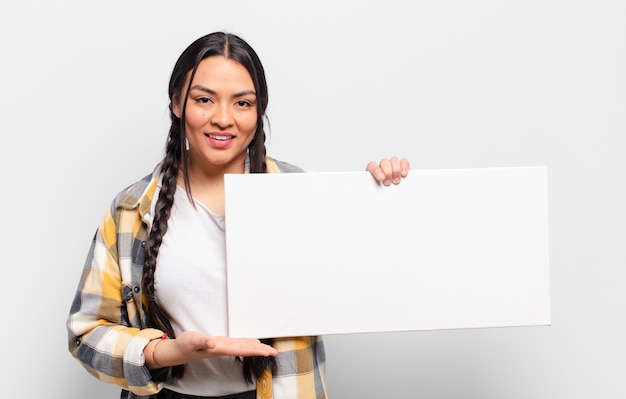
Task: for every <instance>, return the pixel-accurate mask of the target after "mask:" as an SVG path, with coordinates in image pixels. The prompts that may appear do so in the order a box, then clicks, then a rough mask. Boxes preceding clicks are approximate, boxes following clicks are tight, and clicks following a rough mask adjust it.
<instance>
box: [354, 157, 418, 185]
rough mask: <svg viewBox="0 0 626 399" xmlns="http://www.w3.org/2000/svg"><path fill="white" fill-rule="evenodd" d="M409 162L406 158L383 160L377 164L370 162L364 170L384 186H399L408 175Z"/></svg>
mask: <svg viewBox="0 0 626 399" xmlns="http://www.w3.org/2000/svg"><path fill="white" fill-rule="evenodd" d="M409 168H410V166H409V161H408V160H407V159H406V158H401V159H400V158H398V157H391V158H383V159H382V160H381V161H380V162H379V163H376V162H374V161H370V162H369V163H368V164H367V166H366V167H365V170H367V171H368V172H370V173H371V174H372V176H374V178H375V179H376V180H378V181H379V182H381V183H382V184H384V185H385V186H390V185H391V184H399V183H400V182H401V181H402V178H403V177H406V175H408V174H409Z"/></svg>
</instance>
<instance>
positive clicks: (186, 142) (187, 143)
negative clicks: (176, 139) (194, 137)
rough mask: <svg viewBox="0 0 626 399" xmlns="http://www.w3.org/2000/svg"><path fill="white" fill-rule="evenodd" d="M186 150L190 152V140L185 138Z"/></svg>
mask: <svg viewBox="0 0 626 399" xmlns="http://www.w3.org/2000/svg"><path fill="white" fill-rule="evenodd" d="M185 150H187V151H189V140H187V137H185Z"/></svg>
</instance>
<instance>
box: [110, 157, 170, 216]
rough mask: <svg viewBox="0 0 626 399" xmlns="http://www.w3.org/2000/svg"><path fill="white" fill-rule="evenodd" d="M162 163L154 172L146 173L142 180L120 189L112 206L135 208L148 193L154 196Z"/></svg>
mask: <svg viewBox="0 0 626 399" xmlns="http://www.w3.org/2000/svg"><path fill="white" fill-rule="evenodd" d="M159 174H160V165H159V166H157V167H156V168H155V169H154V170H153V171H152V173H150V174H147V175H145V176H144V177H143V178H141V179H140V180H138V181H136V182H134V183H132V184H130V185H129V186H127V187H125V188H124V189H123V190H121V191H119V192H118V193H117V195H116V196H115V199H114V200H113V204H112V207H114V208H117V207H120V206H121V207H123V208H135V207H137V206H138V205H139V203H140V202H141V201H142V199H143V198H145V197H146V196H147V195H148V196H150V197H151V196H152V195H151V194H153V193H154V189H155V188H156V185H157V183H158V179H159Z"/></svg>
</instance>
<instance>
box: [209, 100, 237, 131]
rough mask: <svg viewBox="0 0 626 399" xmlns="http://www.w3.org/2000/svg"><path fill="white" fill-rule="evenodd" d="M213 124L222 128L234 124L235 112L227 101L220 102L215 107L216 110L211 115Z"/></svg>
mask: <svg viewBox="0 0 626 399" xmlns="http://www.w3.org/2000/svg"><path fill="white" fill-rule="evenodd" d="M210 121H211V124H213V125H214V126H217V127H219V128H220V129H225V128H227V127H229V126H231V125H232V124H233V114H232V109H231V108H230V107H229V106H228V104H227V103H219V104H217V106H216V107H215V108H214V112H213V113H212V115H211V119H210Z"/></svg>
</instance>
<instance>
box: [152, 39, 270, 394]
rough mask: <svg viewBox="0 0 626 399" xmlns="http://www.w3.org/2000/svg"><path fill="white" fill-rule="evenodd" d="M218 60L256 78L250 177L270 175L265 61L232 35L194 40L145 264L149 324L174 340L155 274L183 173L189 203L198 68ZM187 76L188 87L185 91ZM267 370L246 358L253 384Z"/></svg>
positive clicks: (180, 79)
mask: <svg viewBox="0 0 626 399" xmlns="http://www.w3.org/2000/svg"><path fill="white" fill-rule="evenodd" d="M216 55H219V56H223V57H226V58H228V59H231V60H234V61H237V62H238V63H240V64H241V65H243V66H244V67H245V68H246V70H247V71H248V73H250V76H251V77H252V82H253V83H254V89H255V91H256V97H257V99H256V100H257V127H256V132H255V134H254V138H253V139H252V141H251V142H250V145H249V146H248V155H249V161H250V172H251V173H265V171H266V164H265V155H266V149H265V130H264V124H263V122H264V120H265V119H266V115H265V110H266V108H267V103H268V93H267V82H266V80H265V71H264V70H263V65H262V64H261V60H260V59H259V57H258V55H257V54H256V52H255V51H254V49H253V48H252V47H250V45H249V44H248V43H246V41H244V40H243V39H241V38H240V37H238V36H236V35H234V34H231V33H225V32H214V33H211V34H208V35H206V36H203V37H201V38H199V39H197V40H195V41H194V42H193V43H191V44H190V45H189V46H188V47H187V48H186V49H185V51H183V53H182V54H181V55H180V57H179V58H178V60H177V61H176V64H175V65H174V69H173V71H172V75H171V78H170V83H169V89H168V92H169V99H170V104H169V109H170V120H171V122H172V123H171V126H170V130H169V135H168V138H167V143H166V146H165V156H164V158H163V161H162V169H161V173H162V175H163V180H162V187H161V191H160V192H159V197H158V199H157V202H156V206H155V211H154V220H153V224H152V230H151V231H150V236H149V237H148V240H147V242H146V256H145V260H144V264H143V284H144V289H145V292H146V294H147V297H148V307H147V309H146V319H147V325H148V326H149V327H155V328H158V329H160V330H163V331H165V332H166V333H168V335H169V336H171V337H176V335H175V333H174V331H173V329H172V325H171V323H170V320H169V317H168V315H167V314H166V312H165V311H164V310H163V309H162V308H161V307H160V306H159V304H158V302H156V298H155V291H154V273H155V270H156V260H157V255H158V254H159V248H160V246H161V243H162V242H163V236H164V235H165V233H166V232H167V221H168V219H169V216H170V210H171V209H172V204H173V202H174V193H175V191H176V178H177V176H178V173H179V171H180V172H182V175H183V178H184V182H185V189H186V190H187V194H188V196H189V198H190V199H191V188H190V185H189V175H188V163H189V158H188V157H189V155H188V153H187V151H186V149H185V141H186V137H187V136H186V131H185V123H184V121H185V110H186V106H187V96H188V93H189V88H190V86H191V82H192V81H193V77H194V75H195V73H196V70H197V68H198V64H200V62H201V61H202V60H204V59H206V58H208V57H211V56H216ZM188 75H189V82H188V84H187V85H186V86H185V82H186V81H187V76H188ZM181 99H182V100H183V106H182V109H181V115H180V118H178V117H177V116H176V115H175V114H174V112H173V108H172V107H173V106H172V104H173V103H175V102H177V101H180V100H181ZM263 342H265V343H268V344H271V343H272V340H263ZM268 367H269V368H270V369H272V370H275V368H276V359H275V358H273V357H267V358H266V357H260V356H258V357H257V356H255V357H245V358H243V369H244V378H245V379H246V380H247V381H249V382H252V381H253V380H254V379H256V378H258V377H259V376H260V375H261V374H262V373H263V372H264V371H265V370H266V369H267V368H268ZM183 371H184V366H183V365H178V366H174V367H173V370H172V376H173V377H182V375H183Z"/></svg>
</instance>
